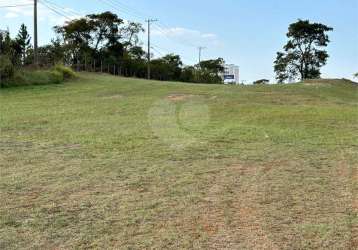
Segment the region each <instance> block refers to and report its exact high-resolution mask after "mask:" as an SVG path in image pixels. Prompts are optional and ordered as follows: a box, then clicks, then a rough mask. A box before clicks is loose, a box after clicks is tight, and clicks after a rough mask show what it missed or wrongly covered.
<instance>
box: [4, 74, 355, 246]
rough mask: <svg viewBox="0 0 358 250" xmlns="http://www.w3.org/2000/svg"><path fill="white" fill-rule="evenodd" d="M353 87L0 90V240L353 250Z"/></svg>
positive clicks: (96, 84)
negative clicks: (348, 249) (328, 247)
mask: <svg viewBox="0 0 358 250" xmlns="http://www.w3.org/2000/svg"><path fill="white" fill-rule="evenodd" d="M357 108H358V88H357V87H356V86H355V85H352V84H337V83H333V84H332V83H327V84H304V83H303V84H293V85H275V86H246V87H236V86H218V85H193V84H179V83H165V82H148V81H143V80H135V79H125V78H115V77H111V76H106V75H95V74H86V75H81V79H80V80H77V81H74V82H70V83H66V84H65V85H56V86H37V87H27V88H16V89H5V90H0V171H1V175H0V197H1V199H2V202H1V203H0V248H2V249H13V248H33V249H38V248H44V249H55V248H65V249H67V248H76V249H77V248H89V247H90V248H116V249H118V248H123V249H126V248H170V249H176V248H178V249H182V248H202V249H207V248H218V249H221V248H231V249H250V248H257V249H262V248H265V247H266V248H270V249H317V248H323V247H325V246H330V247H331V248H332V249H346V248H349V247H351V248H352V249H354V248H356V247H357V246H358V245H357V244H358V238H357V235H358V229H357V223H358V220H357V209H358V204H357V197H356V194H357V191H358V190H357V188H358V183H357V181H358V179H357V166H358V153H357V152H358V133H357V131H358V122H357V121H358V109H357Z"/></svg>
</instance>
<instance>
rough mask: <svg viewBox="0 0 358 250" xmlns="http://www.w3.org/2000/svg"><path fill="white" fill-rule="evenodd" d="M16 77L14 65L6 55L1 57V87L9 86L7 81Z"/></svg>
mask: <svg viewBox="0 0 358 250" xmlns="http://www.w3.org/2000/svg"><path fill="white" fill-rule="evenodd" d="M13 76H14V65H13V64H12V63H11V60H10V58H9V57H8V56H6V55H0V87H6V86H8V84H7V80H9V79H11V78H12V77H13Z"/></svg>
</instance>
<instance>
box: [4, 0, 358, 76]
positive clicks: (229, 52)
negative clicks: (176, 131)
mask: <svg viewBox="0 0 358 250" xmlns="http://www.w3.org/2000/svg"><path fill="white" fill-rule="evenodd" d="M41 1H42V2H43V4H46V3H47V5H49V4H48V2H52V3H56V4H58V5H60V6H61V7H63V8H62V13H66V16H67V17H74V16H77V15H78V16H79V15H85V14H88V13H97V12H101V11H106V10H111V11H113V12H116V13H117V14H118V15H120V16H121V17H123V18H125V19H129V20H134V21H139V22H143V23H144V19H145V18H147V17H152V18H158V19H159V22H158V23H157V25H154V26H153V31H152V34H153V36H152V42H153V47H154V49H155V50H154V51H153V52H154V54H155V56H161V55H162V54H167V53H177V54H180V55H181V56H182V58H183V61H184V62H185V63H186V64H194V63H196V62H197V61H198V50H197V47H198V46H205V47H207V48H206V49H205V50H204V51H203V58H204V59H209V58H217V57H223V58H224V59H225V61H226V62H227V63H232V64H237V65H239V66H240V68H241V79H242V80H246V81H253V80H257V79H259V78H268V79H271V80H274V72H273V61H274V59H275V55H276V52H277V51H278V50H281V48H282V46H283V45H284V43H285V41H286V37H285V34H286V32H287V28H288V25H289V24H290V23H292V22H294V21H296V20H297V19H299V18H300V19H309V20H311V21H315V22H322V23H324V24H326V25H329V26H331V27H333V28H334V31H333V32H332V33H331V34H330V38H331V40H332V42H331V43H330V45H329V47H328V51H329V54H330V58H329V60H328V64H327V66H325V67H324V68H323V70H322V71H323V77H329V78H343V77H345V78H352V75H353V73H354V72H358V0H300V1H287V0H271V1H268V0H266V1H263V0H221V1H213V0H195V1H193V0H180V1H179V0H170V1H168V0H131V1H125V0H40V4H39V39H40V44H45V43H47V42H49V40H50V39H51V38H52V37H54V33H53V31H52V27H53V26H54V25H56V24H61V23H63V22H64V21H65V20H66V18H65V17H63V16H61V15H59V14H57V13H55V12H53V11H52V10H50V9H48V8H47V7H45V6H44V5H43V4H41ZM46 1H48V2H46ZM32 2H33V0H0V7H1V6H7V5H26V4H30V3H32ZM50 6H53V5H50ZM32 12H33V10H32V7H31V6H27V5H26V6H21V7H16V8H3V7H1V8H0V15H1V22H0V29H6V28H9V29H10V32H11V33H12V35H15V33H17V30H18V27H19V26H20V24H21V23H25V24H26V25H27V26H28V27H29V29H30V30H31V31H32V27H33V26H32ZM31 34H32V32H31ZM145 39H146V38H145V34H143V36H142V41H143V45H144V46H145V45H146V40H145Z"/></svg>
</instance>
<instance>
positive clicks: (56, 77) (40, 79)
mask: <svg viewBox="0 0 358 250" xmlns="http://www.w3.org/2000/svg"><path fill="white" fill-rule="evenodd" d="M62 82H63V75H62V74H61V72H58V71H56V70H36V71H33V70H21V71H17V72H15V74H14V76H13V77H12V78H11V79H9V80H7V81H6V87H11V86H24V85H47V84H60V83H62Z"/></svg>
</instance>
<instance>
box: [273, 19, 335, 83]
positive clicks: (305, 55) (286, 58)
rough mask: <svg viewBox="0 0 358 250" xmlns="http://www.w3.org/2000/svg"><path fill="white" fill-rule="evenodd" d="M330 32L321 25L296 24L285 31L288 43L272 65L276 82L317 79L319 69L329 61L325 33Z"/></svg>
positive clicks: (327, 41)
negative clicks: (325, 48)
mask: <svg viewBox="0 0 358 250" xmlns="http://www.w3.org/2000/svg"><path fill="white" fill-rule="evenodd" d="M332 30H333V28H331V27H328V26H326V25H324V24H321V23H310V21H308V20H298V21H297V22H295V23H292V24H291V25H290V26H289V28H288V33H287V37H288V41H287V43H286V45H285V46H284V47H283V49H284V51H283V52H278V53H277V57H276V60H275V62H274V70H275V72H276V78H277V80H278V81H279V82H285V81H287V80H295V79H297V78H299V79H300V80H304V79H312V78H319V77H320V75H321V72H320V69H321V67H322V66H324V65H325V64H326V62H327V59H328V57H329V55H328V53H327V51H325V50H323V49H322V48H324V47H327V45H328V43H329V42H330V40H329V37H328V35H327V32H329V31H332Z"/></svg>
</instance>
